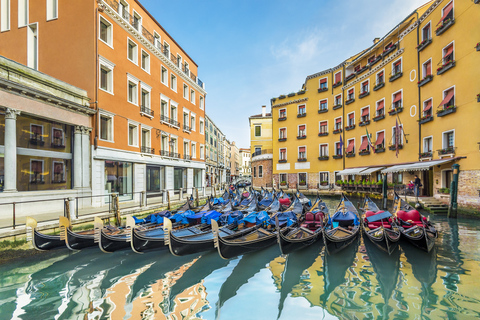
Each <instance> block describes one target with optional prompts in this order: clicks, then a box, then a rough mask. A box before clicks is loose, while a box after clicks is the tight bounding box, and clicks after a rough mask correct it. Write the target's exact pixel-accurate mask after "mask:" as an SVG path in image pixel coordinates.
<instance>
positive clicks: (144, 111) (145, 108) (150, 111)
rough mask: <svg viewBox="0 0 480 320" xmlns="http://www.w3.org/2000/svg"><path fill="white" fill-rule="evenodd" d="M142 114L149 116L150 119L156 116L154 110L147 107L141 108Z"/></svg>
mask: <svg viewBox="0 0 480 320" xmlns="http://www.w3.org/2000/svg"><path fill="white" fill-rule="evenodd" d="M140 112H141V113H143V114H145V115H147V116H149V117H153V114H154V112H153V110H152V109H150V108H147V107H145V106H141V107H140Z"/></svg>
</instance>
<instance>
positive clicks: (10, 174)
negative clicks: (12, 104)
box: [3, 108, 20, 192]
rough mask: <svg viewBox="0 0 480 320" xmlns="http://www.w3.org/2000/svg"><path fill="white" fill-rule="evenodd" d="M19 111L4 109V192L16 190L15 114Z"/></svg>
mask: <svg viewBox="0 0 480 320" xmlns="http://www.w3.org/2000/svg"><path fill="white" fill-rule="evenodd" d="M19 114H20V111H18V110H14V109H10V108H7V109H6V110H5V156H4V157H5V158H4V161H5V185H4V188H3V191H4V192H17V116H18V115H19Z"/></svg>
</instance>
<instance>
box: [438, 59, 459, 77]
mask: <svg viewBox="0 0 480 320" xmlns="http://www.w3.org/2000/svg"><path fill="white" fill-rule="evenodd" d="M455 64H456V63H455V60H449V61H447V62H445V63H444V64H443V65H442V66H441V67H440V68H438V69H437V75H441V74H442V73H445V72H447V71H448V70H450V69H452V68H453V67H455Z"/></svg>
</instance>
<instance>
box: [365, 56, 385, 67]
mask: <svg viewBox="0 0 480 320" xmlns="http://www.w3.org/2000/svg"><path fill="white" fill-rule="evenodd" d="M380 60H382V56H381V55H380V56H377V57H376V58H375V59H373V60H371V61H369V62H368V66H369V67H370V68H371V67H373V66H374V65H375V64H377V62H379V61H380Z"/></svg>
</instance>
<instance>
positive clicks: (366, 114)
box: [362, 108, 369, 117]
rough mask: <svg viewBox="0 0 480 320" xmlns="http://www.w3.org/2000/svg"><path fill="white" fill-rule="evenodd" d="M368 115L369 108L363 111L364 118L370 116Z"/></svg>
mask: <svg viewBox="0 0 480 320" xmlns="http://www.w3.org/2000/svg"><path fill="white" fill-rule="evenodd" d="M368 113H369V109H368V108H365V109H363V110H362V117H365V116H368Z"/></svg>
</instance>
